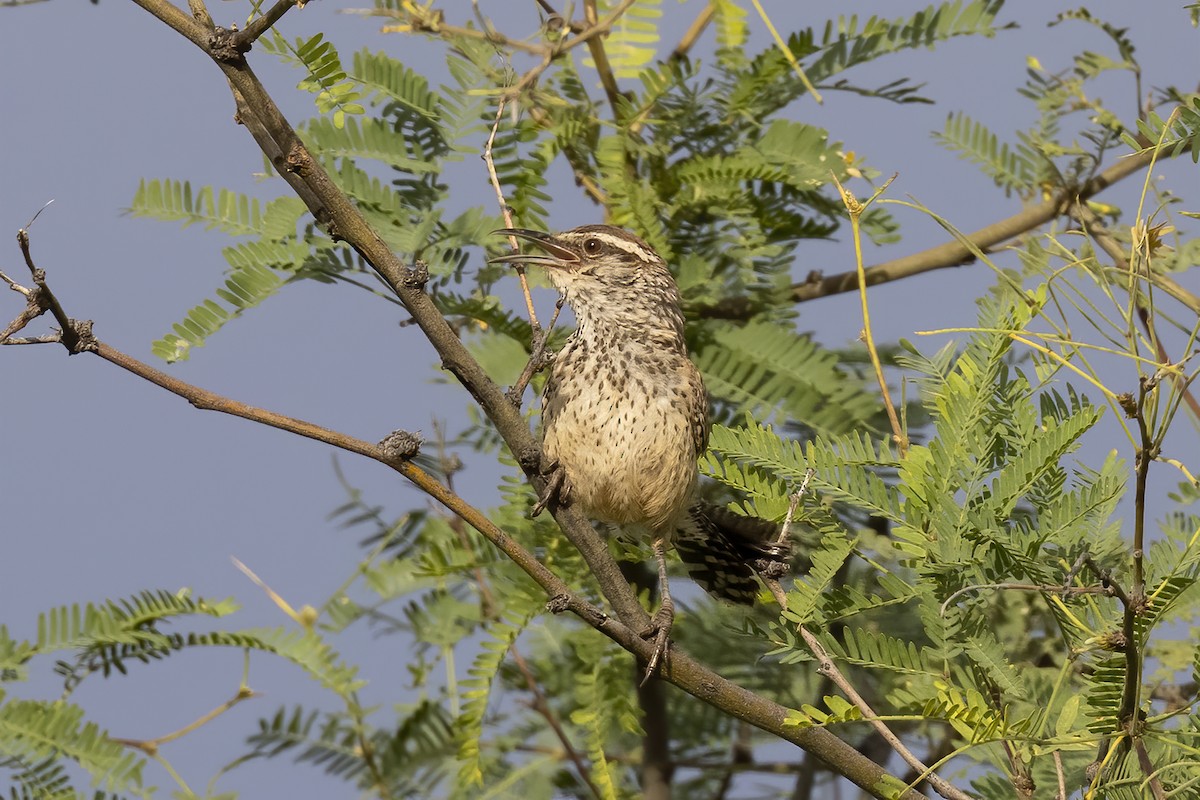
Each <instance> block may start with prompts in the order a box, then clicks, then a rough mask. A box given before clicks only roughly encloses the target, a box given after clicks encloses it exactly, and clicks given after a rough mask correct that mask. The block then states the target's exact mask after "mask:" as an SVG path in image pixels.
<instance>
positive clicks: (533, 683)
mask: <svg viewBox="0 0 1200 800" xmlns="http://www.w3.org/2000/svg"><path fill="white" fill-rule="evenodd" d="M433 431H434V436H435V437H436V441H437V447H438V461H439V462H440V463H441V464H442V472H443V473H444V474H445V475H446V488H447V489H448V490H449V491H451V492H453V491H455V489H454V472H455V470H454V469H453V467H454V465H455V462H457V463H458V464H459V465H461V463H462V462H461V461H460V460H459V459H458V458H457V457H456V456H455V457H453V458H452V457H450V456H448V455H447V454H446V449H445V445H446V437H445V433H444V431H443V429H442V426H441V423H439V422H438V421H437V420H436V419H435V420H434V421H433ZM450 528H451V530H453V531H454V533H455V535H456V536H458V539H459V543H460V544H461V545H462V546H463V548H464V549H465V550H470V549H471V546H470V542H469V541H467V532H466V531H465V530H464V529H463V520H462V518H461V517H458V516H455V515H451V516H450ZM474 574H475V585H476V586H477V587H478V588H479V599H480V601H481V602H480V605H481V606H482V608H481V609H480V611H481V614H482V616H483V618H484V619H491V618H492V617H493V616H494V615H495V614H496V609H498V608H499V607H500V606H499V603H498V602H497V601H496V593H495V592H494V591H493V590H492V586H491V584H490V583H489V582H488V579H487V573H485V572H484V571H483V568H482V567H480V566H479V565H476V566H475V567H474ZM508 652H509V654H510V655H512V659H513V663H514V664H516V666H517V671H518V672H520V673H521V677H522V678H523V679H524V680H525V686H526V688H527V689H528V690H529V693H530V694H531V695H533V702H532V703H530V704H529V707H530V708H531V709H533V711H534V712H536V713H537V714H538V716H540V717H541V718H542V719H543V720H545V722H546V724H547V725H549V726H550V730H551V731H552V732H553V733H554V737H555V738H556V739H558V743H559V744H561V745H562V747H563V751H564V752H565V753H566V754H567V758H568V759H569V760H570V761H571V764H572V765H573V766H574V767H575V771H576V772H577V773H579V778H580V780H582V781H583V783H584V784H585V785H586V786H587V787H588V789H589V790H591V792H592V795H593V796H594V797H596V798H598V799H599V798H601V797H603V795H602V793H601V791H600V788H599V787H598V786H596V784H595V782H594V781H593V780H592V773H591V770H590V769H588V765H587V762H586V761H585V760H584V758H583V756H582V755H581V754H580V752H579V751H578V750H577V749H576V748H575V746H574V745H573V744H572V743H571V739H570V738H569V737H568V736H567V732H566V730H565V729H564V728H563V726H562V722H560V721H559V719H558V715H557V714H555V713H554V709H553V707H551V705H550V703H549V701H548V700H547V699H546V694H545V692H543V691H542V687H541V685H540V684H538V682H537V678H535V677H534V674H533V670H532V669H531V668H530V666H529V662H527V661H526V660H525V657H524V656H523V655H522V654H521V651H520V649H519V648H518V647H517V643H516V642H513V643H512V645H511V646H510V647H509V648H508Z"/></svg>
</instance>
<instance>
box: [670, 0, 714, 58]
mask: <svg viewBox="0 0 1200 800" xmlns="http://www.w3.org/2000/svg"><path fill="white" fill-rule="evenodd" d="M716 11H717V9H716V5H715V4H714V3H712V2H709V4H708V5H706V6H705V7H704V8H703V9H702V10H701V11H700V13H699V14H697V15H696V18H695V19H694V20H692V24H691V25H689V26H688V29H687V30H686V31H684V33H683V36H682V37H681V38H680V39H679V44H677V45H675V49H674V50H672V51H671V58H672V59H673V60H679V59H681V58H686V57H687V54H688V53H690V52H691V50H692V48H693V47H695V46H696V42H697V41H699V39H700V37H701V35H703V34H704V31H705V30H706V29H707V28H708V25H709V23H710V22H712V19H713V16H714V15H715V14H716Z"/></svg>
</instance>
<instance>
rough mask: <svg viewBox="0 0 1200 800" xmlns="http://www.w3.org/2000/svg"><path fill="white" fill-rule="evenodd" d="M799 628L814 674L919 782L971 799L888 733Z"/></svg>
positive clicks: (955, 799)
mask: <svg viewBox="0 0 1200 800" xmlns="http://www.w3.org/2000/svg"><path fill="white" fill-rule="evenodd" d="M799 627H800V636H801V637H802V638H803V639H804V643H805V644H807V645H808V649H809V650H811V651H812V654H813V656H815V657H816V659H817V671H818V672H819V673H821V674H822V675H825V676H826V677H828V678H829V679H830V680H832V681H833V682H834V683H835V684H836V685H837V687H838V688H839V689H841V690H842V692H843V693H844V694H845V695H846V697H847V698H848V699H849V700H850V702H851V703H853V704H854V705H855V707H856V708H858V710H859V711H861V712H862V714H863V717H864V718H866V720H867V721H868V722H869V723H870V724H871V727H873V728H874V729H875V731H876V732H877V733H878V734H879V735H880V736H882V737H883V739H884V741H886V742H887V743H888V744H889V745H891V748H892V749H893V750H895V751H896V753H897V755H899V756H900V757H901V758H902V759H904V763H906V764H908V765H909V766H910V767H912V768H913V769H915V770H920V772H921V775H920V778H921V780H927V781H929V785H930V786H932V787H933V788H934V790H936V791H937V793H938V794H940V795H941V796H942V797H945V798H947V800H972V798H971V796H970V795H968V794H966V793H965V792H963V791H962V790H960V789H959V788H957V787H956V786H954V785H953V784H951V783H950V782H949V781H946V780H945V779H943V778H942V777H940V776H939V775H938V774H937V773H936V772H934V771H933V770H932V768H930V767H927V766H925V765H924V764H923V763H921V759H919V758H917V757H916V756H915V755H914V754H913V752H912V751H911V750H909V749H908V748H907V747H906V746H905V745H904V743H903V742H901V741H900V739H899V738H898V737H897V736H896V734H894V733H892V731H891V729H890V728H888V726H887V725H886V724H885V723H884V722H883V720H881V719H879V715H878V714H876V713H875V711H874V710H873V709H872V708H871V706H870V704H868V703H867V701H866V700H864V699H863V697H862V695H860V694H859V693H858V692H857V691H856V690H855V688H854V687H853V686H852V685H851V684H850V681H848V680H846V676H845V675H843V674H842V673H841V670H839V669H838V668H837V665H836V664H834V663H833V659H832V658H830V657H829V653H827V652H826V651H825V648H824V647H823V646H822V645H821V642H820V641H819V640H818V639H817V637H816V636H814V635H813V634H812V633H811V632H810V631H809V630H808V629H807V628H805V627H804V626H803V625H801V626H799Z"/></svg>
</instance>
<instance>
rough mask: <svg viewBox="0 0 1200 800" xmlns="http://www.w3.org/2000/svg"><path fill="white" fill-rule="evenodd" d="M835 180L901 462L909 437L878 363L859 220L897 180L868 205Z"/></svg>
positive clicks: (867, 337)
mask: <svg viewBox="0 0 1200 800" xmlns="http://www.w3.org/2000/svg"><path fill="white" fill-rule="evenodd" d="M831 174H832V173H831ZM832 177H833V182H834V184H836V185H837V189H838V193H839V194H840V195H841V197H842V203H843V204H844V205H845V206H846V212H847V213H848V214H849V215H850V230H851V232H852V233H853V237H854V263H855V264H856V265H857V267H858V295H859V298H860V301H859V302H860V305H861V306H862V316H863V329H862V336H863V343H864V344H866V346H867V355H868V356H870V358H871V366H872V367H874V369H875V378H876V380H877V381H878V382H879V391H880V393H881V394H882V395H883V405H884V408H885V409H886V410H887V415H888V421H889V422H891V425H892V438H893V439H894V440H895V442H896V447H897V448H898V449H899V451H900V458H901V459H903V458H904V457H905V456H906V455H907V454H908V433H907V432H906V431H905V430H904V428H903V427H902V426H901V425H900V418H899V417H898V416H897V415H896V406H895V404H894V403H893V402H892V393H891V390H890V389H888V383H887V378H886V377H884V374H883V364H882V363H881V362H880V360H879V350H878V349H877V348H876V347H875V334H874V333H873V332H872V330H871V312H870V308H869V306H868V304H867V276H866V270H865V268H864V267H863V257H862V230H861V229H860V227H859V220H860V219H861V217H862V214H863V212H864V211H866V210H867V208H868V207H870V205H871V203H872V202H874V201H875V198H877V197H879V195H881V194H883V193H884V192H885V191H886V190H887V188H888V186H890V185H891V183H892V181H894V180H896V176H895V175H892V177H890V178H888V179H887V181H886V182H885V183H884V184H883V185H882V186H880V187H879V188H877V189H876V190H875V192H874V193H873V194H872V195H871V196H870V197H869V198H868V199H867V201H866V202H865V203H864V202H860V201H859V199H858V198H857V197H855V196H854V195H853V194H851V193H850V192H849V191H847V190H846V189H845V187H843V186H842V182H841V181H839V180H838V178H837V175H833V176H832Z"/></svg>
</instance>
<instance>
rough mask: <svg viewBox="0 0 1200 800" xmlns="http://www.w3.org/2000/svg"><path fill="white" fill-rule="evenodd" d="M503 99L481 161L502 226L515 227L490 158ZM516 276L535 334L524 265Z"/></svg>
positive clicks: (536, 325)
mask: <svg viewBox="0 0 1200 800" xmlns="http://www.w3.org/2000/svg"><path fill="white" fill-rule="evenodd" d="M504 104H505V99H504V98H503V97H501V98H500V102H499V103H498V104H497V105H496V119H495V121H494V122H493V123H492V131H491V133H490V134H488V138H487V144H485V145H484V146H483V163H484V164H486V165H487V172H488V180H490V181H491V183H492V188H493V189H495V190H496V202H498V203H499V204H500V213H501V215H503V217H504V227H506V228H515V227H516V226H515V225H514V224H513V218H512V209H511V208H509V205H508V201H506V200H505V199H504V190H503V189H501V188H500V176H499V175H497V174H496V162H495V161H494V160H493V159H492V146H493V145H494V144H495V143H496V132H497V131H499V130H500V120H501V119H503V117H504ZM508 242H509V244H510V245H511V246H512V249H513V252H514V253H516V252H518V251H519V250H520V249H521V246H520V244H519V243H518V242H517V237H515V236H511V235H510V236H509V237H508ZM514 267H515V268H516V270H517V277H518V278H520V279H521V293H522V294H523V295H524V296H525V310H526V311H528V312H529V324H530V325H531V326H533V333H534V335H535V336H536V335H537V333H538V331H540V330H541V327H542V326H541V325H540V324H539V323H538V318H537V311H535V310H534V308H533V296H532V295H530V293H529V281H528V280H527V279H526V277H525V265H524V264H515V265H514Z"/></svg>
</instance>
